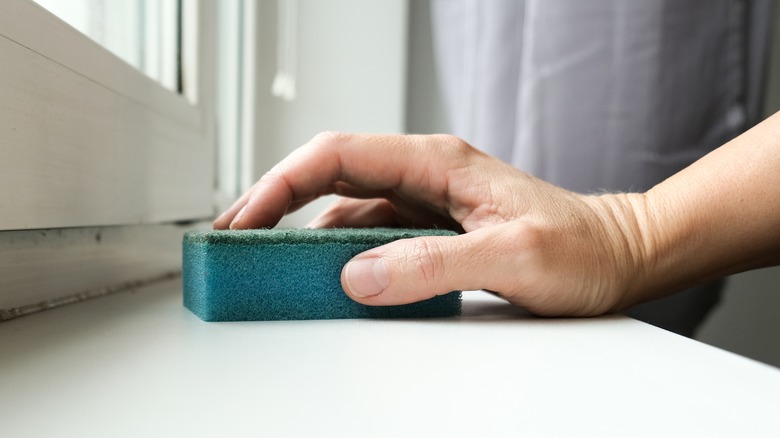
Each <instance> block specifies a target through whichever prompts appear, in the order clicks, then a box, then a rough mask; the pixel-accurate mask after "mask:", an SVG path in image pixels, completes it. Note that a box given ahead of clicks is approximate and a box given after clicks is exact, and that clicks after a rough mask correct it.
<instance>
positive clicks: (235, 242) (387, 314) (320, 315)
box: [182, 228, 461, 321]
mask: <svg viewBox="0 0 780 438" xmlns="http://www.w3.org/2000/svg"><path fill="white" fill-rule="evenodd" d="M454 234H455V233H453V232H451V231H446V230H412V229H394V228H366V229H362V228H361V229H357V228H340V229H270V230H269V229H263V230H223V231H193V232H188V233H186V234H185V236H184V242H183V252H182V255H183V284H184V305H185V306H186V307H187V308H188V309H190V310H191V311H192V312H193V313H195V314H196V315H197V316H198V317H200V318H201V319H203V320H205V321H270V320H293V319H294V320H299V319H345V318H422V317H434V316H455V315H459V314H460V308H461V297H460V292H452V293H449V294H446V295H441V296H437V297H434V298H431V299H429V300H426V301H422V302H419V303H413V304H406V305H401V306H366V305H363V304H360V303H357V302H355V301H353V300H351V299H350V298H349V297H348V296H347V295H346V294H345V293H344V291H343V289H342V288H341V270H342V268H343V267H344V265H345V264H346V263H347V261H349V260H350V259H351V258H352V257H354V256H355V255H357V254H359V253H361V252H363V251H366V250H368V249H370V248H374V247H377V246H380V245H384V244H386V243H389V242H392V241H394V240H398V239H404V238H411V237H418V236H431V235H439V236H444V235H454Z"/></svg>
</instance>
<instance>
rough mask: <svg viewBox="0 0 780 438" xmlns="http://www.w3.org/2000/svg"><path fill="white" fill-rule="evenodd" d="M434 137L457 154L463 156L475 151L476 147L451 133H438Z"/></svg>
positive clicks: (441, 145) (452, 152) (443, 146)
mask: <svg viewBox="0 0 780 438" xmlns="http://www.w3.org/2000/svg"><path fill="white" fill-rule="evenodd" d="M433 137H434V140H436V143H437V144H439V145H440V147H441V148H443V149H444V150H445V151H446V152H447V153H450V154H453V155H455V156H460V157H463V156H467V155H470V154H471V153H473V152H474V148H473V147H472V146H471V145H470V144H468V143H467V142H466V141H465V140H463V139H461V138H460V137H456V136H454V135H450V134H436V135H434V136H433Z"/></svg>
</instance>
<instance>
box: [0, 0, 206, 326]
mask: <svg viewBox="0 0 780 438" xmlns="http://www.w3.org/2000/svg"><path fill="white" fill-rule="evenodd" d="M215 11H216V5H215V2H211V1H208V0H185V1H184V2H183V14H184V15H183V23H184V27H183V29H182V32H183V38H182V39H183V41H184V42H185V45H184V48H183V53H182V56H183V58H184V59H183V63H184V66H185V67H184V78H183V82H184V92H185V93H184V94H185V95H184V96H183V95H179V94H176V93H173V92H171V91H169V90H168V89H166V88H165V87H163V86H162V85H160V84H158V83H157V82H155V81H153V80H151V79H150V78H148V77H147V76H146V75H144V74H143V73H141V72H140V71H138V70H136V69H135V68H133V67H131V66H129V65H128V64H126V63H125V62H124V61H122V60H120V59H119V58H118V57H116V56H115V55H113V54H111V53H110V52H109V51H108V50H106V49H104V48H103V47H101V46H100V45H98V44H97V43H95V42H94V41H92V40H91V39H89V38H88V37H86V36H85V35H83V34H81V33H79V32H78V31H76V30H75V29H73V28H72V27H70V26H69V25H67V24H65V23H64V22H63V21H61V20H60V19H59V18H57V17H55V16H54V15H52V14H51V13H49V12H48V11H46V10H45V9H44V8H42V7H40V6H39V5H37V4H35V3H33V2H32V1H31V0H3V1H2V2H0V187H3V190H2V191H0V320H2V319H7V318H8V317H13V316H17V315H20V314H24V313H28V312H31V311H35V310H39V309H42V308H47V307H50V306H52V305H56V304H62V303H67V302H71V301H75V300H78V299H82V298H88V297H91V296H96V295H101V294H104V293H107V292H109V291H112V290H116V289H118V288H121V287H122V286H123V285H125V286H128V287H132V286H133V285H137V284H142V283H143V282H144V281H148V280H150V279H155V278H164V277H168V276H171V275H176V273H177V272H178V270H179V269H180V268H179V267H180V252H179V250H178V249H179V245H180V238H181V233H182V232H183V227H181V226H177V225H176V223H181V222H192V221H199V220H204V219H209V218H211V217H213V214H214V205H213V198H214V186H215V182H214V180H215V175H214V172H215V170H214V167H215V166H214V164H215V163H214V154H215V143H216V140H215V139H216V128H215V125H216V123H215V115H214V108H215V105H214V101H215V73H214V72H215V69H216V67H215V66H216V64H217V63H216V62H215V43H214V41H215V39H216V32H215V31H216V22H217V20H216V13H215ZM192 102H195V103H192Z"/></svg>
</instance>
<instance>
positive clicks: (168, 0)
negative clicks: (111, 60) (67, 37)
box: [35, 0, 180, 91]
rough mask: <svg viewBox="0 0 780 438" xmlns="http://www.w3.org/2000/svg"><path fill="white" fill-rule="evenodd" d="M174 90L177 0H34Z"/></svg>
mask: <svg viewBox="0 0 780 438" xmlns="http://www.w3.org/2000/svg"><path fill="white" fill-rule="evenodd" d="M35 1H36V3H38V4H40V5H41V6H43V7H44V8H46V9H47V10H49V11H50V12H51V13H53V14H54V15H56V16H58V17H59V18H60V19H62V20H63V21H65V22H66V23H68V24H70V25H71V26H73V27H74V28H76V29H77V30H79V31H80V32H82V33H84V34H85V35H87V36H88V37H90V38H91V39H93V40H94V41H96V42H97V43H98V44H100V45H102V46H103V47H105V48H106V49H108V50H110V51H111V52H113V53H114V54H115V55H117V56H119V57H120V58H122V59H123V60H124V61H125V62H127V63H128V64H130V65H132V66H134V67H136V68H138V69H139V70H141V71H142V72H144V73H145V74H146V75H148V76H149V77H151V78H152V79H154V80H156V81H157V82H159V83H161V84H162V85H164V86H165V87H166V88H168V89H170V90H172V91H180V90H179V88H180V86H179V47H180V45H179V35H180V32H179V30H180V2H179V0H67V1H63V0H35Z"/></svg>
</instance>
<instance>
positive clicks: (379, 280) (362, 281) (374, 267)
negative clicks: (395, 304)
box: [344, 257, 389, 298]
mask: <svg viewBox="0 0 780 438" xmlns="http://www.w3.org/2000/svg"><path fill="white" fill-rule="evenodd" d="M344 277H345V280H346V283H347V288H348V289H349V291H350V292H351V293H352V295H354V296H356V297H358V298H365V297H372V296H374V295H379V294H380V293H382V291H383V290H385V289H387V286H388V284H389V280H388V276H387V266H385V262H384V260H382V259H381V258H379V257H371V258H365V259H357V260H354V261H351V262H349V263H347V266H346V268H345V270H344Z"/></svg>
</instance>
